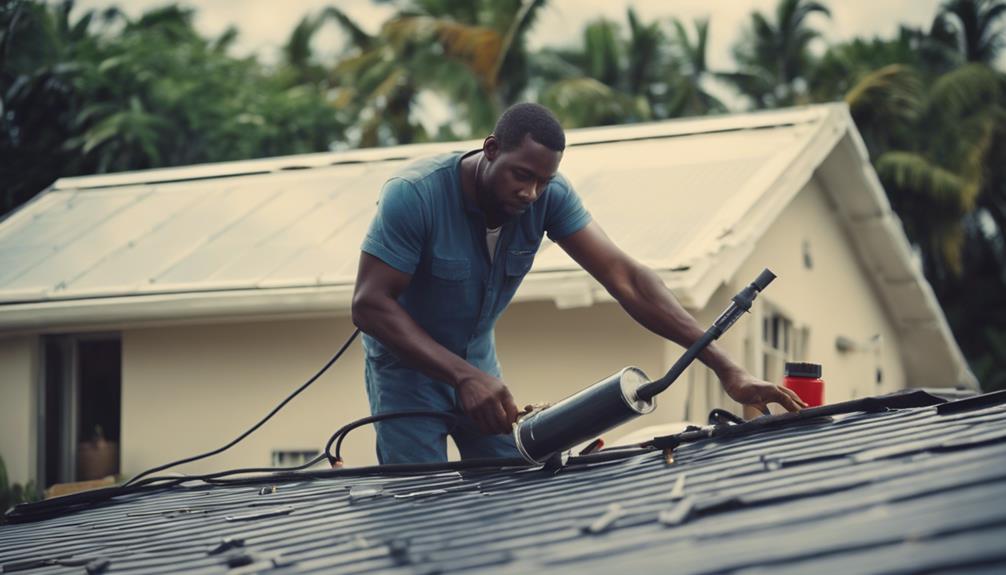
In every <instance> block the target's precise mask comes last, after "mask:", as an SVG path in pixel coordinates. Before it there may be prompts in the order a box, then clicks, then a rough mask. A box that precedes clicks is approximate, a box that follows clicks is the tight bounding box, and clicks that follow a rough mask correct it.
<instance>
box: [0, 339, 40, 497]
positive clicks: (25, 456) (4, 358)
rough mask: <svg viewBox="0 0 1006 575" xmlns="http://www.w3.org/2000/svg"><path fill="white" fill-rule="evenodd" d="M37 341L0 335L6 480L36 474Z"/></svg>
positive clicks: (1, 449)
mask: <svg viewBox="0 0 1006 575" xmlns="http://www.w3.org/2000/svg"><path fill="white" fill-rule="evenodd" d="M37 341H38V340H37V338H35V337H8V338H0V456H2V457H3V460H4V464H5V465H6V467H7V475H8V478H9V480H10V481H12V482H16V483H21V484H24V483H25V482H26V481H28V480H29V479H31V478H34V476H35V443H36V437H37V436H36V428H35V425H34V423H35V411H36V405H37V404H36V394H35V388H36V384H37V379H38V378H37V370H38V367H37V366H38V344H37Z"/></svg>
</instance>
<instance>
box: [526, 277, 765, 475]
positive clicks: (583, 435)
mask: <svg viewBox="0 0 1006 575" xmlns="http://www.w3.org/2000/svg"><path fill="white" fill-rule="evenodd" d="M774 279H775V274H773V273H772V272H771V271H769V270H768V269H765V270H763V271H762V272H761V273H760V274H758V277H757V278H756V279H755V280H754V281H753V282H751V283H750V284H748V286H747V287H745V288H744V289H742V290H741V291H740V292H738V293H737V295H735V296H734V297H733V298H732V301H731V302H730V305H729V306H728V307H727V309H726V310H724V311H723V313H722V314H720V317H718V318H717V319H716V321H714V322H713V325H712V326H710V327H709V329H707V330H706V332H705V333H704V334H702V337H700V338H699V339H698V340H696V341H695V343H693V344H692V345H691V347H689V348H688V349H687V350H686V351H685V353H684V354H682V355H681V357H680V358H678V361H676V362H675V363H674V365H673V366H671V369H670V370H669V371H668V372H667V374H666V375H664V377H661V378H660V379H658V380H656V381H650V379H649V378H647V377H646V374H645V373H643V370H641V369H639V368H638V367H626V368H623V369H622V370H621V371H619V372H618V373H616V374H614V375H611V376H609V377H607V378H605V379H602V380H601V381H599V382H597V383H595V384H594V385H592V386H590V387H588V388H586V389H583V390H581V391H579V392H577V393H576V394H574V395H571V396H570V397H567V398H566V399H564V400H562V401H560V402H559V403H556V404H555V405H552V406H549V407H545V408H542V409H536V410H534V411H532V412H530V413H528V414H526V415H524V416H523V417H521V418H520V419H519V420H518V421H517V425H516V426H514V432H513V434H514V439H515V440H516V443H517V449H518V450H519V451H520V454H521V456H522V457H523V458H524V459H525V460H527V461H528V462H530V463H534V464H542V463H544V462H546V461H548V459H549V458H550V457H552V456H553V455H555V454H556V453H561V452H563V451H566V450H569V449H572V448H573V447H574V446H575V445H579V444H580V443H583V442H585V441H589V440H591V439H593V438H595V437H598V436H599V435H601V434H602V433H605V432H606V431H608V430H610V429H613V428H615V427H617V426H619V425H622V424H623V423H626V422H628V421H630V420H632V419H635V418H636V417H639V416H640V415H643V414H645V413H650V412H651V411H653V410H654V409H655V408H656V407H657V404H656V396H657V394H659V393H661V392H663V391H664V390H666V389H667V388H668V387H670V386H671V384H672V383H674V380H676V379H677V378H678V377H679V376H680V375H681V374H682V372H684V371H685V369H686V368H687V367H688V366H689V365H690V364H691V363H692V361H694V360H695V358H696V357H698V355H699V354H700V353H702V351H703V350H704V349H705V348H706V346H708V345H709V344H710V343H712V342H713V341H714V340H716V339H719V337H720V336H721V335H723V333H724V332H726V331H727V330H728V329H730V326H732V325H733V324H734V322H736V321H737V319H738V318H740V316H742V315H744V313H746V312H747V311H748V310H750V309H751V304H752V303H753V302H754V300H755V298H757V297H758V294H759V293H761V292H762V291H763V290H764V289H765V288H766V287H767V286H768V284H770V283H772V280H774Z"/></svg>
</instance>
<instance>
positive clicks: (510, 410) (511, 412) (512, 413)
mask: <svg viewBox="0 0 1006 575" xmlns="http://www.w3.org/2000/svg"><path fill="white" fill-rule="evenodd" d="M503 409H504V410H505V411H506V420H507V428H508V430H509V429H511V428H512V426H513V424H514V422H516V421H517V415H518V414H519V412H518V411H517V404H516V403H515V402H514V400H513V396H512V395H510V394H509V393H508V394H507V396H506V398H505V399H504V400H503Z"/></svg>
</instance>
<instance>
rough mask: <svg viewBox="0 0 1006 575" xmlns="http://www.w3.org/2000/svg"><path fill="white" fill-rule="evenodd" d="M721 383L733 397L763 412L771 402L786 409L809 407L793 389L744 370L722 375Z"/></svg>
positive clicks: (794, 409)
mask: <svg viewBox="0 0 1006 575" xmlns="http://www.w3.org/2000/svg"><path fill="white" fill-rule="evenodd" d="M720 383H722V384H723V390H724V391H726V392H727V395H729V396H730V398H731V399H733V400H734V401H736V402H738V403H743V404H744V405H750V406H752V407H754V408H756V409H758V410H759V411H761V412H762V413H768V404H770V403H778V404H779V405H781V406H783V407H784V408H786V411H800V410H801V409H802V408H804V407H807V404H806V403H804V401H803V400H802V399H800V396H798V395H797V394H796V392H794V391H793V390H790V389H787V388H785V387H782V386H781V385H774V384H771V383H769V382H767V381H762V380H760V379H758V378H756V377H754V376H752V375H751V374H749V373H747V372H745V371H742V370H737V371H732V372H730V373H729V374H727V375H726V376H721V377H720Z"/></svg>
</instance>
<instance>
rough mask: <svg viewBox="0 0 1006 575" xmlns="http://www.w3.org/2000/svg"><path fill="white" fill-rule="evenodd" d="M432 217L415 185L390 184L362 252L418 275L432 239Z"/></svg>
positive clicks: (404, 182) (394, 180)
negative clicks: (429, 217) (429, 238)
mask: <svg viewBox="0 0 1006 575" xmlns="http://www.w3.org/2000/svg"><path fill="white" fill-rule="evenodd" d="M428 213H429V212H428V210H426V208H425V206H424V205H423V202H422V199H421V198H420V197H419V193H418V192H417V191H416V189H415V187H414V186H413V185H412V183H411V182H409V181H407V180H403V179H401V178H392V179H390V180H388V181H387V182H386V183H385V184H384V188H382V189H381V197H380V199H379V200H378V202H377V214H375V215H374V220H373V221H372V222H371V223H370V229H369V230H367V235H366V237H365V238H364V239H363V246H361V248H360V249H362V250H363V251H364V252H366V253H368V254H370V255H372V256H374V257H376V258H378V259H379V260H381V261H383V262H384V263H386V264H388V265H389V266H391V267H393V268H395V269H396V270H398V271H400V272H404V273H407V274H412V273H414V272H415V271H416V267H417V266H418V265H419V258H420V256H421V255H422V251H423V245H424V244H425V242H426V238H427V236H428V230H429V225H428V221H427V216H428Z"/></svg>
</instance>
